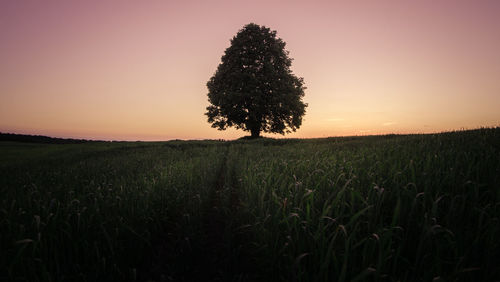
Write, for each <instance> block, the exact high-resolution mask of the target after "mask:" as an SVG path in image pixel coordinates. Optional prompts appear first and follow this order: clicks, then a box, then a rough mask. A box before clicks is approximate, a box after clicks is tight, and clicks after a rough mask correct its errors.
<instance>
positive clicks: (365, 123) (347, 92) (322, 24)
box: [0, 0, 500, 141]
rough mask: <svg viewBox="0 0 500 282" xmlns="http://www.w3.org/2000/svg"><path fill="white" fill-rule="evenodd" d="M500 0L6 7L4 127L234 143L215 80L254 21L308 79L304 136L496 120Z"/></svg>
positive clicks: (0, 36)
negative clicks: (221, 125)
mask: <svg viewBox="0 0 500 282" xmlns="http://www.w3.org/2000/svg"><path fill="white" fill-rule="evenodd" d="M499 15H500V1H497V0H470V1H462V0H450V1H445V0H421V1H405V0H399V1H396V0H394V1H389V0H380V1H373V0H366V1H357V0H353V1H347V0H346V1H333V0H330V1H314V0H312V1H272V0H265V1H260V0H257V1H238V0H224V1H190V0H185V1H168V0H167V1H149V0H145V1H107V0H99V1H93V0H86V1H78V0H75V1H51V0H47V1H38V0H36V1H35V0H33V1H31V0H21V1H15V0H6V1H0V132H10V133H20V134H37V135H48V136H54V137H65V138H85V139H99V140H144V141H148V140H170V139H235V138H239V137H242V136H245V135H249V133H248V132H243V131H241V130H235V129H228V130H226V131H219V130H216V129H214V128H211V126H210V124H209V123H208V122H207V118H206V116H205V115H204V113H205V112H206V107H207V106H208V105H209V103H208V100H207V92H208V90H207V88H206V82H207V81H208V80H209V79H210V77H211V76H212V75H213V74H214V73H215V71H216V69H217V66H218V64H219V63H220V59H221V56H222V55H223V54H224V50H225V49H226V48H228V47H229V46H230V39H231V38H232V37H233V36H235V35H236V33H237V32H238V31H239V30H240V29H241V28H242V27H243V26H244V25H246V24H248V23H256V24H259V25H264V26H266V27H269V28H271V29H272V30H276V31H277V35H278V37H280V38H282V39H283V40H284V41H285V42H286V43H287V45H286V49H287V50H288V51H289V52H290V57H292V58H293V59H294V60H293V63H292V70H293V73H294V74H295V75H296V76H298V77H303V78H304V82H305V86H306V87H307V89H306V91H305V97H304V102H306V103H308V104H309V106H308V108H307V110H306V115H305V116H304V119H303V123H302V126H301V127H300V129H298V130H297V132H294V133H292V134H288V135H285V136H282V135H266V136H270V137H277V138H279V137H287V138H315V137H327V136H347V135H371V134H388V133H396V134H405V133H430V132H441V131H450V130H459V129H473V128H478V127H491V126H500V110H499V109H500V51H499V50H500V16H499Z"/></svg>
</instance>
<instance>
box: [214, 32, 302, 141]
mask: <svg viewBox="0 0 500 282" xmlns="http://www.w3.org/2000/svg"><path fill="white" fill-rule="evenodd" d="M285 45H286V43H285V42H284V41H283V40H281V38H278V37H276V31H271V30H270V29H269V28H266V27H265V26H259V25H257V24H254V23H250V24H248V25H245V26H244V27H243V29H241V30H240V31H239V32H238V33H237V34H236V36H235V37H233V39H232V40H231V46H230V47H229V48H227V49H226V51H225V53H224V55H223V56H222V59H221V61H222V62H221V63H220V64H219V66H218V68H217V71H216V72H215V74H214V75H213V76H212V78H210V80H209V81H208V82H207V88H208V101H209V102H210V104H211V105H210V106H208V107H207V112H206V115H207V116H208V122H209V123H212V127H214V128H217V129H219V130H225V129H226V128H228V127H231V126H234V127H236V128H237V129H243V130H244V131H250V132H251V133H252V138H256V137H259V136H260V132H261V131H263V132H268V133H280V134H285V133H290V132H292V131H296V129H297V128H299V127H300V125H301V124H302V116H303V115H304V114H305V108H306V107H307V104H305V103H304V102H303V101H302V97H303V96H304V90H305V89H306V88H305V87H304V86H303V85H304V80H303V78H299V77H296V76H295V75H294V74H293V73H292V71H291V69H290V67H291V65H292V59H291V58H289V57H288V54H289V52H288V51H287V50H285Z"/></svg>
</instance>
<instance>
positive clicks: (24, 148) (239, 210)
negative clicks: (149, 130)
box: [0, 128, 500, 281]
mask: <svg viewBox="0 0 500 282" xmlns="http://www.w3.org/2000/svg"><path fill="white" fill-rule="evenodd" d="M0 195H1V197H0V230H1V235H0V254H1V257H0V280H1V281H450V280H451V281H495V280H500V263H499V262H500V240H499V238H500V222H499V219H500V128H485V129H478V130H470V131H459V132H449V133H441V134H429V135H405V136H398V135H385V136H367V137H343V138H326V139H310V140H294V139H290V140H274V139H259V140H239V141H231V142H223V141H169V142H89V143H83V144H34V143H16V142H0Z"/></svg>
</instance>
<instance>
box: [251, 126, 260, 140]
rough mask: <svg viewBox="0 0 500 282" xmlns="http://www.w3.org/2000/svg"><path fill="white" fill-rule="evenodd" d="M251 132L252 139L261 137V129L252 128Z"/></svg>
mask: <svg viewBox="0 0 500 282" xmlns="http://www.w3.org/2000/svg"><path fill="white" fill-rule="evenodd" d="M250 131H251V132H252V138H259V137H260V128H252V129H251V130H250Z"/></svg>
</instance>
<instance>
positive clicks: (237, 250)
mask: <svg viewBox="0 0 500 282" xmlns="http://www.w3.org/2000/svg"><path fill="white" fill-rule="evenodd" d="M230 150H231V148H230V147H228V148H227V149H226V151H225V153H224V156H223V158H222V161H221V165H220V167H219V169H218V172H217V176H216V181H215V183H214V184H213V185H212V187H211V189H210V196H209V200H208V205H206V207H205V208H204V209H203V210H202V217H201V233H200V234H198V236H196V237H194V238H190V237H189V236H187V237H185V238H184V243H185V246H184V247H183V249H182V250H180V253H183V256H182V257H179V256H178V254H179V246H172V244H171V242H172V241H171V240H170V239H169V237H170V236H166V237H164V238H165V240H163V241H160V242H159V243H158V245H157V246H158V247H157V249H158V250H157V251H158V255H157V256H156V258H155V259H154V261H153V263H152V265H153V267H152V268H151V271H149V272H148V271H146V273H148V275H147V276H146V277H143V280H144V281H150V280H153V281H258V279H257V274H256V273H255V271H256V269H255V267H254V266H252V265H251V259H250V258H249V257H247V251H246V248H245V247H243V245H244V242H242V241H243V240H244V237H243V236H241V233H240V232H238V229H239V226H240V224H239V223H237V222H235V221H234V218H235V217H233V215H235V214H236V213H237V212H238V208H239V205H240V201H239V196H238V187H237V183H236V179H235V177H236V176H235V175H234V170H233V169H228V166H229V165H230V164H228V163H229V162H230V161H229V160H228V154H229V151H230ZM170 235H172V234H170ZM175 253H177V256H175V255H172V254H175Z"/></svg>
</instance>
